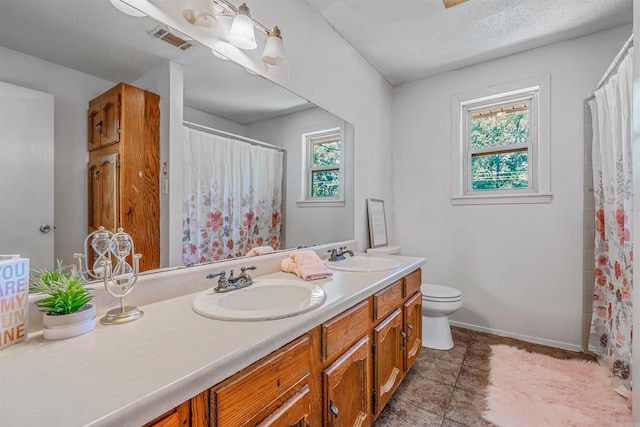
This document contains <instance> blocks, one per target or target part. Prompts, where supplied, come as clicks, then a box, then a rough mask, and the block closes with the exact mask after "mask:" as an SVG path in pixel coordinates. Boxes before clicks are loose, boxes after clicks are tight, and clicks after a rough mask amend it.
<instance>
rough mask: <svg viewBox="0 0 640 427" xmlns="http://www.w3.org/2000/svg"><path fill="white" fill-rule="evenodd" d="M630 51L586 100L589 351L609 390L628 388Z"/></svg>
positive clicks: (631, 260)
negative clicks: (590, 215) (589, 135)
mask: <svg viewBox="0 0 640 427" xmlns="http://www.w3.org/2000/svg"><path fill="white" fill-rule="evenodd" d="M632 50H633V49H632V48H630V49H629V52H628V54H627V55H626V56H625V57H624V59H623V60H622V61H621V63H620V65H619V67H618V71H617V73H615V74H613V75H612V76H611V77H610V78H609V80H608V82H607V83H606V84H605V85H603V86H602V87H601V88H600V89H597V90H596V91H595V93H594V95H595V97H594V99H592V100H591V101H589V106H590V107H591V116H592V123H593V186H594V198H595V213H596V216H595V229H596V237H595V276H596V277H595V284H594V293H593V316H592V323H591V333H590V339H589V350H590V351H592V352H594V353H596V354H597V355H598V356H599V358H600V360H601V361H603V362H606V363H607V364H608V366H609V370H610V371H611V375H612V379H613V386H614V388H616V389H617V390H618V391H620V392H621V393H623V394H628V391H629V390H630V388H631V337H632V332H631V331H632V326H633V324H632V297H631V293H632V288H633V271H632V263H633V247H632V242H631V224H632V220H631V214H632V171H631V164H632V158H631V117H632V116H631V98H632V92H631V89H632V84H633V72H632V64H633V60H632Z"/></svg>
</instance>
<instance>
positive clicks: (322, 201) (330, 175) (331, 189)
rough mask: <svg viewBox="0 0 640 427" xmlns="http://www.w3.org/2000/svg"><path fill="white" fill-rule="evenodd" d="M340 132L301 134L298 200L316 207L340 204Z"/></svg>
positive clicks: (342, 167)
mask: <svg viewBox="0 0 640 427" xmlns="http://www.w3.org/2000/svg"><path fill="white" fill-rule="evenodd" d="M343 136H344V132H343V129H342V128H341V127H336V128H331V129H323V130H320V131H316V132H310V133H305V134H303V135H302V144H303V153H304V155H303V156H302V162H303V164H302V169H303V171H304V172H303V188H302V192H303V193H302V201H301V202H299V203H305V204H306V203H308V204H309V205H318V206H335V205H336V204H338V205H341V204H344V190H343V188H344V137H343Z"/></svg>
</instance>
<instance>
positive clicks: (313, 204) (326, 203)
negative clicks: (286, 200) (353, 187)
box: [296, 200, 344, 208]
mask: <svg viewBox="0 0 640 427" xmlns="http://www.w3.org/2000/svg"><path fill="white" fill-rule="evenodd" d="M296 207H298V208H341V207H344V200H298V201H297V202H296Z"/></svg>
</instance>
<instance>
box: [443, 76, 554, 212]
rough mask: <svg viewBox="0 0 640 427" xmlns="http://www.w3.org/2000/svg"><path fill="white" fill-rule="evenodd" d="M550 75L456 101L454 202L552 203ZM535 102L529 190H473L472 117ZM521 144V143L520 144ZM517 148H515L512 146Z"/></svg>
mask: <svg viewBox="0 0 640 427" xmlns="http://www.w3.org/2000/svg"><path fill="white" fill-rule="evenodd" d="M550 80H551V77H550V75H549V74H545V75H541V76H537V77H532V78H528V79H524V80H519V81H516V82H511V83H507V84H503V85H498V86H492V87H489V88H484V89H480V90H477V91H473V92H468V93H464V94H460V95H456V96H454V97H453V98H452V139H453V143H452V145H451V147H452V152H451V161H452V168H451V170H452V172H451V184H452V185H451V188H452V191H451V193H452V195H451V203H452V204H453V205H469V204H511V203H550V202H551V197H552V193H551V179H550V177H551V170H550V164H551V161H550V159H551V155H550V154H551V147H550V140H551V138H550V111H551V110H550V105H551V102H550V96H549V92H550V91H549V89H550ZM526 99H531V101H530V102H531V105H530V106H529V109H530V117H529V126H530V133H529V144H528V145H530V148H529V187H528V188H522V189H501V190H482V191H478V190H475V191H472V190H471V152H472V150H471V149H470V148H469V147H468V141H469V140H468V135H469V131H470V129H469V126H470V120H469V118H470V114H471V113H472V112H473V111H478V110H484V109H487V108H488V107H489V108H490V107H492V106H495V107H497V106H500V105H505V104H507V105H508V104H513V103H516V102H517V101H518V100H526ZM519 145H520V144H519ZM510 148H513V147H510Z"/></svg>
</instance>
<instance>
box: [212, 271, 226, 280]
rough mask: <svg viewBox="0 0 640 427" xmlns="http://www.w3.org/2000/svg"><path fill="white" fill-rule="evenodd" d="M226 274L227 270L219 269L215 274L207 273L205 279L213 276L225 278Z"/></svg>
mask: <svg viewBox="0 0 640 427" xmlns="http://www.w3.org/2000/svg"><path fill="white" fill-rule="evenodd" d="M226 275H227V272H226V271H224V270H223V271H221V272H220V273H215V274H213V273H211V274H208V275H207V279H213V278H214V277H218V276H220V280H222V279H225V278H226Z"/></svg>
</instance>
